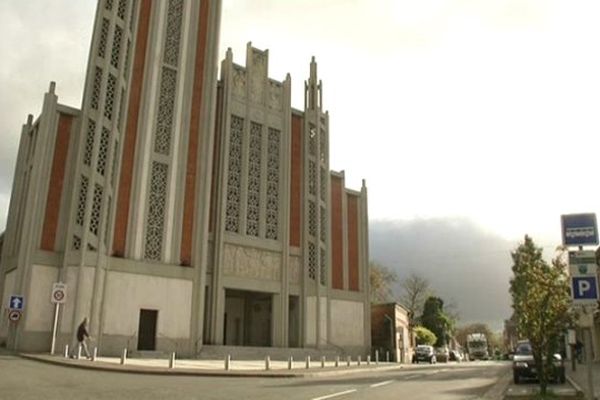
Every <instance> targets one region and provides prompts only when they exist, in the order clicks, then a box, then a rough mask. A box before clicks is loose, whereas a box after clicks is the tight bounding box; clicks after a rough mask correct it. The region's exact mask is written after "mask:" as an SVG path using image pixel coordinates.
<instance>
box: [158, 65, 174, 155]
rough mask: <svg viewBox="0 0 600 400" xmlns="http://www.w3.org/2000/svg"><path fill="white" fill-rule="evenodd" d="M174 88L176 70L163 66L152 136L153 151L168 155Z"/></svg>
mask: <svg viewBox="0 0 600 400" xmlns="http://www.w3.org/2000/svg"><path fill="white" fill-rule="evenodd" d="M176 89H177V72H176V71H174V70H173V69H171V68H169V67H163V69H162V78H161V82H160V96H159V99H158V113H157V115H156V134H155V136H154V151H155V152H156V153H159V154H164V155H169V151H170V147H171V129H172V127H173V112H174V109H175V91H176Z"/></svg>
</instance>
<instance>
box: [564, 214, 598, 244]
mask: <svg viewBox="0 0 600 400" xmlns="http://www.w3.org/2000/svg"><path fill="white" fill-rule="evenodd" d="M561 225H562V237H563V244H564V245H566V246H584V245H586V244H590V245H596V244H598V227H597V224H596V214H568V215H561Z"/></svg>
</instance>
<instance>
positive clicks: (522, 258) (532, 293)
mask: <svg viewBox="0 0 600 400" xmlns="http://www.w3.org/2000/svg"><path fill="white" fill-rule="evenodd" d="M563 253H564V252H563ZM511 256H512V259H513V267H512V271H513V274H514V276H513V278H512V279H511V280H510V293H511V295H512V307H513V310H514V315H515V318H516V322H517V330H518V332H519V335H520V336H522V337H526V338H528V339H529V341H530V342H531V347H532V351H533V357H534V359H535V363H536V367H537V370H538V375H539V380H540V394H541V395H542V396H545V395H546V391H547V386H548V378H549V375H550V373H551V370H552V356H553V354H554V353H556V352H557V351H558V344H559V343H560V338H561V336H562V335H563V334H564V333H565V331H566V329H567V328H568V327H569V325H571V323H572V321H573V313H572V310H571V299H570V294H569V282H568V276H567V272H566V269H567V268H566V264H565V262H564V261H563V259H564V254H562V253H561V254H559V255H558V256H557V257H556V258H554V259H553V260H552V263H551V264H548V263H547V262H546V261H545V260H544V259H543V257H542V249H541V248H539V247H537V246H536V245H535V243H534V242H533V240H532V239H531V238H530V237H529V236H525V240H524V242H523V243H521V244H520V245H519V246H518V247H517V249H516V250H515V251H514V252H513V253H512V254H511Z"/></svg>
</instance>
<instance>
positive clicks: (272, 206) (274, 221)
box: [265, 128, 280, 240]
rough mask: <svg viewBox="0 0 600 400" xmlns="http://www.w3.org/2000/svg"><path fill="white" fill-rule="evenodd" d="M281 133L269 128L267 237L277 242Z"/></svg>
mask: <svg viewBox="0 0 600 400" xmlns="http://www.w3.org/2000/svg"><path fill="white" fill-rule="evenodd" d="M279 148H280V132H279V131H278V130H277V129H273V128H269V137H268V147H267V211H266V213H267V221H266V222H267V224H266V232H265V236H266V238H267V239H274V240H277V237H278V230H279V229H278V228H279V163H280V160H279Z"/></svg>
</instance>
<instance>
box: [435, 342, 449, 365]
mask: <svg viewBox="0 0 600 400" xmlns="http://www.w3.org/2000/svg"><path fill="white" fill-rule="evenodd" d="M435 359H436V361H439V362H445V363H447V362H448V361H450V350H448V347H446V346H444V347H438V348H437V349H435Z"/></svg>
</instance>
